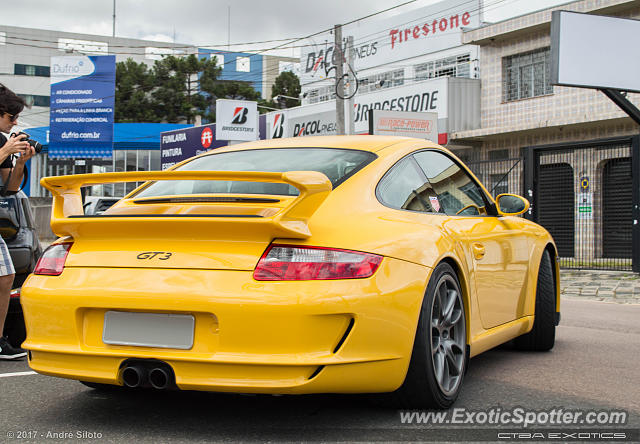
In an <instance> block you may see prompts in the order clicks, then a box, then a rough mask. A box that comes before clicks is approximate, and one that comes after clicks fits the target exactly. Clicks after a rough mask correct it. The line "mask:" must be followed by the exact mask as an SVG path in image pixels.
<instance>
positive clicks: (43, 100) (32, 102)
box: [18, 94, 50, 107]
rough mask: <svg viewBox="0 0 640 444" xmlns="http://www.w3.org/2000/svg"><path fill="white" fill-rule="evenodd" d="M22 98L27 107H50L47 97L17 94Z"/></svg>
mask: <svg viewBox="0 0 640 444" xmlns="http://www.w3.org/2000/svg"><path fill="white" fill-rule="evenodd" d="M18 95H19V96H20V97H22V98H23V99H24V101H25V103H26V104H27V106H44V107H47V106H50V99H49V96H38V95H35V94H18Z"/></svg>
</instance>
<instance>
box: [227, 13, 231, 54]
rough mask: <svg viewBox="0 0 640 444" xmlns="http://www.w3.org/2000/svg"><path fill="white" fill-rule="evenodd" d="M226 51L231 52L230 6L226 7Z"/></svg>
mask: <svg viewBox="0 0 640 444" xmlns="http://www.w3.org/2000/svg"><path fill="white" fill-rule="evenodd" d="M227 51H231V5H229V6H227Z"/></svg>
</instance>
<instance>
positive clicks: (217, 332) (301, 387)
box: [22, 258, 430, 393]
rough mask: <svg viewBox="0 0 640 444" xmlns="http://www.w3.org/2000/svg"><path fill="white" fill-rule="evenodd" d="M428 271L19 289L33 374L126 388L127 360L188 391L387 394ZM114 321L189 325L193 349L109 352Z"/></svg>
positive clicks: (184, 276) (175, 274)
mask: <svg viewBox="0 0 640 444" xmlns="http://www.w3.org/2000/svg"><path fill="white" fill-rule="evenodd" d="M429 271H430V270H429V269H428V268H425V267H422V266H419V265H415V264H411V263H407V262H404V261H399V260H394V259H388V258H386V259H385V260H384V261H383V263H382V265H381V267H380V269H379V270H378V271H377V273H376V274H375V275H374V276H373V277H371V278H369V279H354V280H340V281H304V282H257V281H254V280H253V279H252V276H251V272H249V271H218V270H175V269H173V270H158V269H156V270H152V269H126V268H122V269H99V268H67V269H65V271H64V272H63V273H62V275H61V276H57V277H47V276H31V277H30V278H29V280H28V281H27V282H26V283H25V285H24V286H23V289H22V305H23V309H24V314H25V321H26V324H27V332H28V335H27V340H26V342H25V343H24V344H23V347H24V348H26V349H28V350H30V352H31V353H30V360H29V364H30V366H31V368H33V369H34V370H36V371H38V372H40V373H43V374H48V375H53V376H59V377H65V378H72V379H80V380H86V381H92V382H100V383H109V384H121V383H122V382H121V375H120V369H121V365H122V363H123V361H125V360H126V359H129V358H139V359H156V360H161V361H163V362H166V363H167V364H169V365H170V366H171V367H172V369H173V371H174V373H175V376H176V384H177V385H178V387H179V388H181V389H189V390H214V391H232V392H235V391H240V392H253V393H320V392H342V393H358V392H385V391H392V390H395V389H396V388H397V387H399V386H400V384H402V381H403V380H404V377H405V374H406V369H407V367H408V364H409V359H410V356H411V349H412V346H413V339H414V335H415V331H416V325H417V320H418V315H419V310H420V306H421V303H422V297H423V294H424V289H425V288H426V282H427V280H428V277H429ZM109 310H116V311H132V312H150V313H175V314H190V315H193V316H194V318H195V329H194V345H193V347H192V348H191V349H189V350H176V349H164V348H152V347H139V346H129V345H109V344H105V343H104V342H103V341H102V333H103V327H104V315H105V313H106V312H107V311H109Z"/></svg>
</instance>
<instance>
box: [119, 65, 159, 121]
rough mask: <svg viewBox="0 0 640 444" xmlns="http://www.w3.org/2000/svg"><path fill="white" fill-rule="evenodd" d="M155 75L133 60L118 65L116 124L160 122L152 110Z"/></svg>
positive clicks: (145, 66)
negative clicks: (151, 93)
mask: <svg viewBox="0 0 640 444" xmlns="http://www.w3.org/2000/svg"><path fill="white" fill-rule="evenodd" d="M154 84H155V79H154V74H153V72H152V71H151V70H149V69H148V68H147V65H145V64H144V63H136V62H134V61H133V60H132V59H128V60H127V61H125V62H120V63H118V64H117V65H116V107H115V121H116V122H159V121H160V119H159V118H158V116H156V114H155V112H154V111H153V109H152V101H151V97H150V92H151V90H152V89H153V87H154Z"/></svg>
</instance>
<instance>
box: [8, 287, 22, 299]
mask: <svg viewBox="0 0 640 444" xmlns="http://www.w3.org/2000/svg"><path fill="white" fill-rule="evenodd" d="M10 295H11V296H10V297H12V298H19V297H20V289H19V288H14V289H13V290H11V293H10Z"/></svg>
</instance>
